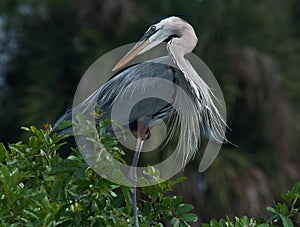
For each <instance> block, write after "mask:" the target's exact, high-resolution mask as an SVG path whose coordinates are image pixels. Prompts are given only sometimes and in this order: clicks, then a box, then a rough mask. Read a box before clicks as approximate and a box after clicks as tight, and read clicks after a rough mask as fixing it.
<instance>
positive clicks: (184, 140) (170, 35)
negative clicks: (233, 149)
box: [54, 16, 226, 226]
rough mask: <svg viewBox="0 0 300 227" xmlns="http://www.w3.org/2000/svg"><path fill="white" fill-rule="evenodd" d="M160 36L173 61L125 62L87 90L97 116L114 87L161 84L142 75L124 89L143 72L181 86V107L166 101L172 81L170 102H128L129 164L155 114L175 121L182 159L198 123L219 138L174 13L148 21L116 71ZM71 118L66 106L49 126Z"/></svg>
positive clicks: (176, 100)
mask: <svg viewBox="0 0 300 227" xmlns="http://www.w3.org/2000/svg"><path fill="white" fill-rule="evenodd" d="M164 41H165V42H167V50H168V53H169V56H167V57H166V58H165V59H169V60H171V61H169V62H173V66H172V65H165V64H162V63H161V61H155V60H154V61H149V62H143V63H140V64H136V65H133V66H130V67H128V68H126V69H124V70H121V71H120V72H119V73H117V74H116V75H115V76H114V77H113V78H112V79H110V80H109V81H108V82H106V83H105V84H104V85H102V86H101V87H99V88H98V89H97V91H96V92H94V94H93V95H95V94H96V95H97V96H98V98H97V103H98V105H99V106H100V107H101V108H102V109H103V111H104V112H105V115H104V117H103V118H109V117H110V114H111V108H112V104H113V103H114V102H115V99H116V98H120V97H119V95H120V93H121V92H122V91H124V90H126V89H127V93H128V92H129V93H130V92H131V95H138V94H139V92H140V93H143V90H144V89H145V87H150V88H151V87H152V88H153V87H155V86H158V88H159V89H164V88H163V87H161V88H160V87H159V86H160V85H159V84H158V83H154V84H151V83H149V80H147V81H148V82H144V83H143V85H142V87H133V88H132V87H130V89H128V87H129V86H130V84H132V83H133V82H135V81H139V80H141V79H144V78H148V79H149V78H150V81H151V78H152V79H153V80H154V79H155V78H163V79H166V80H169V81H171V82H172V83H174V84H176V85H178V86H179V87H180V88H182V89H183V90H184V92H185V93H186V94H187V95H188V97H189V98H190V99H189V101H188V102H187V103H184V107H183V108H181V109H179V110H177V111H174V108H172V106H174V105H177V106H181V105H182V103H181V102H182V99H181V97H180V92H178V90H176V87H172V88H171V92H172V97H173V99H172V101H171V103H167V102H166V101H163V100H160V99H157V98H149V99H146V100H143V101H142V102H139V103H138V104H136V105H135V108H133V110H132V112H131V114H130V119H129V124H130V125H127V128H131V129H134V130H136V131H137V143H136V150H135V155H134V158H133V163H132V166H133V167H136V166H137V164H138V160H139V155H140V153H141V151H142V149H143V143H144V141H145V140H146V139H147V138H148V137H149V123H150V122H151V121H155V120H157V119H162V120H166V119H169V118H170V117H171V116H173V117H172V118H173V121H172V127H171V128H172V129H171V130H172V131H174V128H176V126H178V128H179V130H180V132H181V133H180V134H181V135H182V136H181V137H180V138H179V141H178V144H179V147H180V148H181V150H182V158H183V160H186V159H188V157H190V156H191V155H193V154H194V153H195V152H196V150H197V149H198V146H199V141H200V132H201V128H204V129H205V131H206V132H208V133H209V136H210V137H212V138H213V139H215V140H216V141H217V142H220V143H222V141H223V140H224V139H225V137H224V132H223V127H224V125H225V124H226V123H225V120H224V119H223V116H222V114H220V112H219V110H218V108H217V107H216V105H215V101H216V97H215V96H214V94H213V93H212V91H211V89H210V88H209V86H208V85H207V84H206V83H205V82H204V80H203V79H202V78H201V77H200V76H199V75H198V74H197V72H196V71H195V69H194V68H193V67H192V65H191V64H190V62H189V61H188V60H187V59H186V58H185V57H184V56H185V55H186V54H188V53H190V52H192V51H193V49H194V48H195V46H196V44H197V41H198V39H197V36H196V34H195V32H194V29H193V27H192V26H191V25H190V24H189V23H187V22H186V21H185V20H183V19H181V18H179V17H177V16H170V17H167V18H164V19H162V20H160V21H159V22H157V23H155V24H153V25H151V26H150V27H149V29H148V30H147V31H146V33H145V34H144V35H143V37H142V38H141V39H140V41H139V42H138V43H137V44H136V45H135V46H134V47H133V48H132V49H131V50H130V51H129V52H128V53H127V54H126V55H125V56H124V57H123V58H122V59H121V60H120V61H119V62H118V63H117V64H116V65H115V67H114V68H113V69H112V70H113V71H117V70H119V69H121V68H122V67H123V66H125V65H126V64H127V63H128V62H130V61H131V60H132V59H133V58H135V57H136V56H137V55H139V54H142V53H144V52H146V51H148V50H150V49H152V48H153V47H155V46H157V45H158V44H159V43H162V42H164ZM156 89H157V87H156ZM172 89H173V90H172ZM136 91H138V92H136ZM121 98H122V97H121ZM80 105H81V106H84V105H87V104H86V102H85V101H84V102H83V103H82V104H79V106H80ZM175 112H176V113H175ZM174 116H175V117H174ZM71 118H72V114H71V112H70V111H69V112H67V113H66V114H65V115H63V116H62V117H61V118H60V119H59V120H58V121H57V123H56V125H54V128H56V126H57V125H58V123H60V122H61V121H63V120H67V119H71ZM121 123H122V122H121ZM128 126H130V127H128ZM171 134H172V133H171ZM131 177H132V178H135V177H136V175H135V174H134V173H131ZM135 180H136V179H135ZM133 182H134V180H133ZM132 186H133V204H134V205H133V214H134V216H135V217H136V225H137V226H139V223H138V215H137V208H136V188H135V186H136V185H135V184H134V183H133V185H132Z"/></svg>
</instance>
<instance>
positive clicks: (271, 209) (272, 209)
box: [266, 207, 278, 214]
mask: <svg viewBox="0 0 300 227" xmlns="http://www.w3.org/2000/svg"><path fill="white" fill-rule="evenodd" d="M266 209H267V210H268V211H270V212H272V213H274V214H277V213H278V212H277V211H276V210H275V209H274V208H273V207H267V208H266Z"/></svg>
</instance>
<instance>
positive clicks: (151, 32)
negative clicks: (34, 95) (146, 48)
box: [146, 25, 159, 37]
mask: <svg viewBox="0 0 300 227" xmlns="http://www.w3.org/2000/svg"><path fill="white" fill-rule="evenodd" d="M153 27H154V28H155V29H156V27H155V26H154V25H153V26H151V27H150V29H149V30H148V31H147V32H146V35H147V36H148V37H150V36H151V35H153V34H154V33H156V32H157V31H158V30H159V28H158V29H156V30H152V28H153Z"/></svg>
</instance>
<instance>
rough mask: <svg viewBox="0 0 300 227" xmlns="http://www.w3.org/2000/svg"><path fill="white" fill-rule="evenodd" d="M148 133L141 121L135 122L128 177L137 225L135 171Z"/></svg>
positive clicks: (137, 223)
mask: <svg viewBox="0 0 300 227" xmlns="http://www.w3.org/2000/svg"><path fill="white" fill-rule="evenodd" d="M148 135H149V130H148V127H145V124H144V123H143V122H141V121H138V122H137V141H136V147H135V152H134V156H133V160H132V164H131V167H130V170H129V173H128V177H129V179H130V180H131V184H132V189H133V190H132V193H131V198H132V213H133V215H134V216H135V225H136V226H137V227H139V226H140V225H139V219H138V213H137V196H136V185H137V171H136V168H137V166H138V162H139V158H140V154H141V152H142V149H143V145H144V141H145V140H146V139H147V137H148Z"/></svg>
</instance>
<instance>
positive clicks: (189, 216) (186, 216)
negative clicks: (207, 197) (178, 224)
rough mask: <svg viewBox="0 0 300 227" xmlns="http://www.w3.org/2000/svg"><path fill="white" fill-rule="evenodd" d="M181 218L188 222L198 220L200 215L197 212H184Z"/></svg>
mask: <svg viewBox="0 0 300 227" xmlns="http://www.w3.org/2000/svg"><path fill="white" fill-rule="evenodd" d="M180 219H181V220H183V221H186V222H196V221H197V220H198V217H197V215H196V214H193V213H187V214H183V215H182V216H181V217H180Z"/></svg>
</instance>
